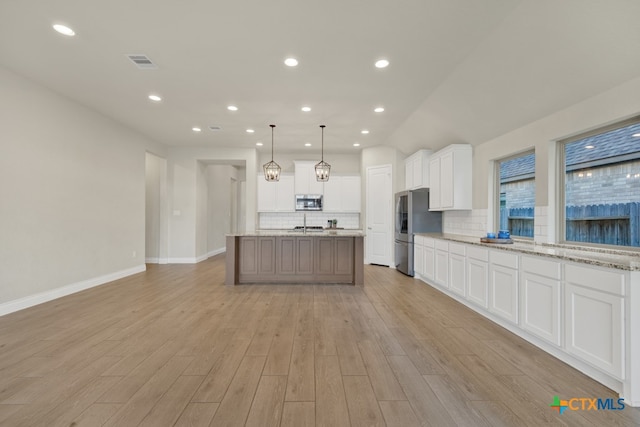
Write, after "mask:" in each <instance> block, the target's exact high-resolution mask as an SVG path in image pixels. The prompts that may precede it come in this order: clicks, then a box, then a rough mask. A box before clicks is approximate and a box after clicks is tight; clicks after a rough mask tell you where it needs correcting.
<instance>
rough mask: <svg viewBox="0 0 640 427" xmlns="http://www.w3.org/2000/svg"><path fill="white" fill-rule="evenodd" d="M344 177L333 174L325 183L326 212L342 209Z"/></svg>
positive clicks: (324, 207)
mask: <svg viewBox="0 0 640 427" xmlns="http://www.w3.org/2000/svg"><path fill="white" fill-rule="evenodd" d="M341 200H342V177H341V176H331V177H329V181H327V182H325V183H324V198H323V199H322V210H323V211H324V212H340V211H341V210H342V203H341Z"/></svg>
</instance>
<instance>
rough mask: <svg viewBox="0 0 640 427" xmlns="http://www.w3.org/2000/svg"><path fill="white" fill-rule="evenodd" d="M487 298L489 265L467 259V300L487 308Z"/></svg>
mask: <svg viewBox="0 0 640 427" xmlns="http://www.w3.org/2000/svg"><path fill="white" fill-rule="evenodd" d="M488 296H489V263H488V262H485V261H481V260H477V259H473V258H468V259H467V299H468V300H469V301H471V302H474V303H476V304H478V305H479V306H481V307H484V308H487V306H488V305H487V301H488Z"/></svg>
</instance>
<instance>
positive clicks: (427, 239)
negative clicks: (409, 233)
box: [422, 237, 436, 248]
mask: <svg viewBox="0 0 640 427" xmlns="http://www.w3.org/2000/svg"><path fill="white" fill-rule="evenodd" d="M422 244H423V246H425V247H428V248H433V247H434V246H435V244H436V241H435V239H432V238H431V237H423V240H422Z"/></svg>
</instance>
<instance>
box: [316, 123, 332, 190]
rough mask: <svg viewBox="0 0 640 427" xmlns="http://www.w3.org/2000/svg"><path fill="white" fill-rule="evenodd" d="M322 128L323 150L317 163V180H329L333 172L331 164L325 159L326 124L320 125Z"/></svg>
mask: <svg viewBox="0 0 640 427" xmlns="http://www.w3.org/2000/svg"><path fill="white" fill-rule="evenodd" d="M320 128H321V129H322V151H321V156H322V158H321V160H320V162H318V163H317V164H316V181H321V182H325V181H329V173H330V172H331V165H330V164H329V163H327V162H325V161H324V128H325V125H320Z"/></svg>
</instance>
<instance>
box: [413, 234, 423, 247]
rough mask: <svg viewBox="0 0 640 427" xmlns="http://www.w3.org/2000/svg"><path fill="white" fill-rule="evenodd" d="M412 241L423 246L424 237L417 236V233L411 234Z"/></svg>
mask: <svg viewBox="0 0 640 427" xmlns="http://www.w3.org/2000/svg"><path fill="white" fill-rule="evenodd" d="M413 243H414V244H415V245H416V246H424V237H422V236H418V235H417V234H414V236H413Z"/></svg>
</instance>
